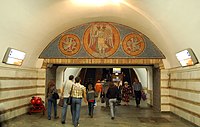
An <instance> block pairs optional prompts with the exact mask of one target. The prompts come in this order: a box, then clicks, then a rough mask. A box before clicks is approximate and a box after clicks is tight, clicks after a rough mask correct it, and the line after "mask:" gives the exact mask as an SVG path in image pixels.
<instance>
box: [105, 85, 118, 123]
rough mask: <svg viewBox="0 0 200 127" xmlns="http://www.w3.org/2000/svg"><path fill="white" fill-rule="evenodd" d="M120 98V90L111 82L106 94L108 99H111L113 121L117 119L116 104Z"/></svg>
mask: <svg viewBox="0 0 200 127" xmlns="http://www.w3.org/2000/svg"><path fill="white" fill-rule="evenodd" d="M118 96H119V91H118V88H117V87H116V86H115V85H114V83H113V82H110V84H109V88H108V91H107V93H106V97H107V98H108V99H109V105H110V114H111V119H112V120H113V119H114V118H115V114H114V113H115V112H114V110H115V103H116V102H117V98H118Z"/></svg>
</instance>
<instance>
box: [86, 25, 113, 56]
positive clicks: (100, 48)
mask: <svg viewBox="0 0 200 127" xmlns="http://www.w3.org/2000/svg"><path fill="white" fill-rule="evenodd" d="M93 46H95V51H96V52H97V53H98V54H99V55H100V56H102V57H106V51H107V50H108V49H109V48H113V33H112V29H111V27H110V26H109V25H106V24H96V25H93V26H92V27H91V30H90V42H89V48H91V47H93Z"/></svg>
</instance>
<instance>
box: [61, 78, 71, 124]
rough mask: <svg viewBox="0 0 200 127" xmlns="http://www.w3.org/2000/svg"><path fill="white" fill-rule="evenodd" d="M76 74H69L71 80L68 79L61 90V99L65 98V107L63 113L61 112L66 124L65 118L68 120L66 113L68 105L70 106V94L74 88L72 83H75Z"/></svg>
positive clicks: (62, 119) (63, 122) (62, 121)
mask: <svg viewBox="0 0 200 127" xmlns="http://www.w3.org/2000/svg"><path fill="white" fill-rule="evenodd" d="M73 79H74V76H73V75H70V76H69V80H67V81H66V82H65V83H64V84H63V87H62V90H61V99H62V98H63V99H64V104H63V108H62V114H61V123H62V124H65V120H66V114H67V107H68V104H67V102H68V100H69V96H70V92H71V89H72V85H73V84H74V82H73Z"/></svg>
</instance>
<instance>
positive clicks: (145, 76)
mask: <svg viewBox="0 0 200 127" xmlns="http://www.w3.org/2000/svg"><path fill="white" fill-rule="evenodd" d="M71 74H72V75H74V76H79V77H81V80H82V82H81V83H82V84H83V85H84V86H85V87H87V84H88V83H92V84H93V85H94V84H95V83H96V82H97V80H108V81H113V82H119V81H122V82H125V81H127V82H128V83H129V85H130V86H132V84H133V82H134V78H137V79H139V81H140V82H141V83H142V85H143V90H144V91H145V93H146V94H147V100H146V101H145V103H146V105H148V107H153V109H155V110H156V111H161V109H160V107H161V101H160V98H161V96H160V68H157V67H155V66H119V65H109V66H108V65H102V66H101V65H98V66H97V65H96V66H94V65H90V66H75V65H74V66H71V65H66V66H64V65H56V64H54V65H51V66H48V67H47V72H46V82H47V83H48V81H49V80H52V79H54V80H55V81H56V86H57V89H61V87H62V83H63V82H64V81H66V80H67V79H68V77H69V75H71ZM47 83H46V84H47Z"/></svg>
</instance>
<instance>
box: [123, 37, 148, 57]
mask: <svg viewBox="0 0 200 127" xmlns="http://www.w3.org/2000/svg"><path fill="white" fill-rule="evenodd" d="M122 47H123V50H124V52H126V53H127V54H129V55H131V56H137V55H139V54H141V53H142V52H143V51H144V49H145V43H144V39H143V38H142V37H141V36H140V35H139V34H136V33H132V34H129V35H127V36H126V37H125V38H124V40H123V42H122Z"/></svg>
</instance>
